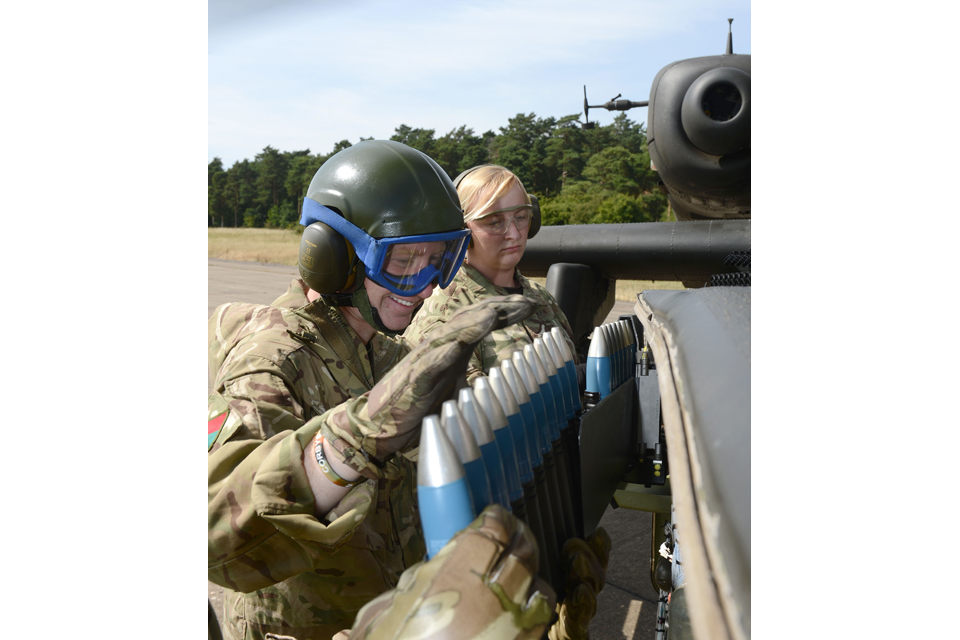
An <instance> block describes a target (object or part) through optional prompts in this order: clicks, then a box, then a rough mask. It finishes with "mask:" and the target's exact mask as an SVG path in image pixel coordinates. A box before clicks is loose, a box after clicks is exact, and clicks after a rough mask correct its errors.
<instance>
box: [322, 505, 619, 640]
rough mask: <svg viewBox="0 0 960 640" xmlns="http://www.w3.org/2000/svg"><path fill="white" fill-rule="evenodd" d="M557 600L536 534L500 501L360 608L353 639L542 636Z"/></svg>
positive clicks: (450, 639)
mask: <svg viewBox="0 0 960 640" xmlns="http://www.w3.org/2000/svg"><path fill="white" fill-rule="evenodd" d="M608 539H609V538H608ZM555 603H556V596H555V595H554V593H553V590H552V589H551V588H550V587H549V585H547V584H546V583H545V582H543V581H542V580H541V579H540V578H538V577H537V544H536V542H535V540H534V537H533V534H532V533H531V532H530V529H529V528H527V526H526V525H525V524H523V522H522V521H521V520H518V519H517V518H515V517H514V516H513V515H511V514H510V513H509V512H508V511H507V510H506V509H504V508H503V507H502V506H500V505H498V504H493V505H490V506H488V507H487V508H486V509H484V511H483V513H481V514H480V516H479V517H477V519H476V520H474V521H473V523H472V524H470V526H469V527H467V528H466V529H464V530H463V531H461V532H460V533H458V534H457V535H456V536H454V537H453V538H452V539H451V540H450V542H448V543H447V544H446V546H444V547H443V549H441V550H440V552H439V553H438V554H437V555H436V556H434V557H433V558H431V559H430V561H429V562H421V563H419V564H416V565H414V566H412V567H410V568H409V569H407V570H406V571H404V572H403V575H401V576H400V582H399V584H398V585H397V587H396V588H395V589H393V590H391V591H388V592H387V593H385V594H383V595H381V596H379V597H377V598H376V599H374V600H372V601H370V602H369V603H367V604H366V605H365V606H364V607H363V608H362V609H360V612H359V613H358V614H357V617H356V619H355V621H354V623H353V629H352V630H351V631H350V634H349V638H350V640H391V639H393V638H400V637H404V638H421V637H428V636H429V637H430V638H431V640H434V639H436V640H440V639H442V640H468V639H470V638H477V637H484V638H503V639H507V640H509V639H511V638H531V639H535V638H540V637H541V636H542V635H543V632H544V631H545V630H546V628H547V625H548V624H549V623H550V620H551V618H552V617H553V609H554V605H555ZM341 633H342V632H341ZM337 636H338V637H340V638H342V637H343V636H341V635H340V634H337Z"/></svg>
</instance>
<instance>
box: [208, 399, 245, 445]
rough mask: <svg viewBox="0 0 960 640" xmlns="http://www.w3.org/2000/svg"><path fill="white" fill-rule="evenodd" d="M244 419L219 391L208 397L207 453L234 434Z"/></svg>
mask: <svg viewBox="0 0 960 640" xmlns="http://www.w3.org/2000/svg"><path fill="white" fill-rule="evenodd" d="M241 424H243V420H242V419H241V417H240V416H239V415H238V414H237V412H236V411H233V410H232V409H231V408H230V405H229V404H228V403H227V401H226V399H225V398H224V397H223V396H221V395H220V394H219V393H211V394H210V396H209V397H208V398H207V453H212V452H213V451H216V450H217V449H219V448H220V446H221V445H222V444H223V443H224V442H226V441H227V439H228V438H230V436H232V435H233V434H234V433H235V432H236V431H237V429H238V428H239V427H240V425H241Z"/></svg>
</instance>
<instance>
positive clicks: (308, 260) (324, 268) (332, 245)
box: [297, 222, 356, 293]
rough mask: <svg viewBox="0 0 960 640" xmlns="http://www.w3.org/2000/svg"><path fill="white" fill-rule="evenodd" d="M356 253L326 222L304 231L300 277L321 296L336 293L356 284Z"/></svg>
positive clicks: (318, 223) (317, 223) (300, 256)
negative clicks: (321, 294)
mask: <svg viewBox="0 0 960 640" xmlns="http://www.w3.org/2000/svg"><path fill="white" fill-rule="evenodd" d="M354 257H355V253H354V250H353V246H351V244H350V243H349V242H347V240H346V239H345V238H344V237H343V236H342V235H340V234H339V233H337V232H336V231H334V230H333V229H332V228H330V227H329V226H327V225H325V224H324V223H322V222H314V223H313V224H311V225H310V226H309V227H307V228H306V229H304V230H303V236H301V238H300V254H299V256H298V257H297V266H299V267H300V277H301V278H303V281H304V282H305V283H307V286H308V287H310V288H311V289H313V290H314V291H316V292H317V293H336V292H338V291H343V290H344V289H346V288H348V287H350V286H352V285H353V282H354V280H355V277H356V267H355V262H356V261H355V260H354Z"/></svg>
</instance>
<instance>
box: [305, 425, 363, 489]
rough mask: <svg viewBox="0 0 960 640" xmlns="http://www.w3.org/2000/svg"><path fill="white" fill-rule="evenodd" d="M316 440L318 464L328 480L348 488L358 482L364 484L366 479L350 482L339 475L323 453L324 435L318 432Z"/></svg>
mask: <svg viewBox="0 0 960 640" xmlns="http://www.w3.org/2000/svg"><path fill="white" fill-rule="evenodd" d="M315 441H316V443H317V448H316V454H317V464H318V465H319V466H320V471H322V472H323V475H325V476H326V477H327V480H329V481H330V482H332V483H333V484H335V485H337V486H338V487H346V488H350V487H355V486H357V485H358V484H363V482H364V480H363V479H362V478H361V479H360V480H357V481H355V482H349V481H347V480H344V479H343V478H341V477H340V476H339V475H337V472H336V471H334V470H333V467H331V466H330V463H329V462H327V459H326V457H325V456H324V455H323V436H322V435H320V434H319V433H318V434H317V437H316V440H315Z"/></svg>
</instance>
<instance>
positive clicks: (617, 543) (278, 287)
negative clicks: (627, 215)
mask: <svg viewBox="0 0 960 640" xmlns="http://www.w3.org/2000/svg"><path fill="white" fill-rule="evenodd" d="M296 276H297V268H296V267H288V266H283V265H271V264H261V263H257V262H232V261H229V260H219V259H215V258H208V262H207V304H208V309H207V316H208V317H209V316H210V315H212V314H213V311H214V310H215V309H216V308H217V307H218V306H220V305H221V304H223V303H226V302H253V303H256V304H269V303H270V302H272V301H273V300H274V299H276V298H277V297H278V296H279V295H280V294H282V293H283V292H284V291H286V289H287V287H288V286H289V285H290V281H291V280H292V279H293V278H295V277H296ZM632 311H633V303H632V302H622V301H618V302H617V303H616V304H615V305H614V307H613V310H612V311H611V312H610V314H609V315H608V316H607V319H606V320H605V322H611V321H613V320H616V319H617V317H618V316H620V315H621V314H625V313H632ZM651 521H652V516H651V514H649V513H645V512H640V511H631V510H629V509H622V508H621V509H613V508H612V507H607V510H606V512H605V513H604V516H603V518H602V519H601V521H600V526H602V527H604V528H605V529H606V530H607V533H609V534H610V538H611V540H612V542H613V548H612V550H611V553H610V563H609V566H608V568H607V582H606V586H605V587H604V588H603V591H601V592H600V595H599V596H598V597H597V615H596V616H595V617H594V619H593V621H592V622H591V623H590V637H591V638H593V640H610V639H614V640H619V639H621V638H623V639H625V640H652V639H653V638H654V637H655V635H656V634H655V630H656V616H657V592H656V590H655V589H654V587H653V585H652V584H651V583H650V562H649V558H650V546H651V539H650V533H651ZM208 593H209V598H210V601H211V602H212V603H213V607H214V610H215V611H216V612H217V616H218V617H220V616H221V615H222V611H223V590H222V589H221V588H220V587H219V586H217V585H215V584H213V583H212V582H211V583H208Z"/></svg>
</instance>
